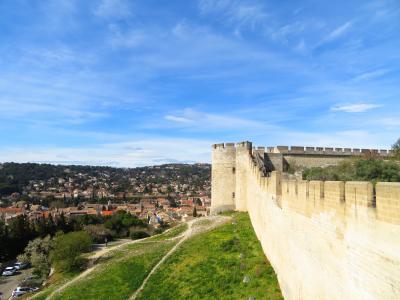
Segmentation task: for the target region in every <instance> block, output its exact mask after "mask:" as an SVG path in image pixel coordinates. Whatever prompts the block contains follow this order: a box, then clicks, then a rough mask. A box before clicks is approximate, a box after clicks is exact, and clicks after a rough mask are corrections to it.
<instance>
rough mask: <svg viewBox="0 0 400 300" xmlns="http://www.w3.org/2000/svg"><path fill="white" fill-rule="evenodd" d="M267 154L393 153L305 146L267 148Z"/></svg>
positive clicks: (379, 150) (388, 151) (350, 154)
mask: <svg viewBox="0 0 400 300" xmlns="http://www.w3.org/2000/svg"><path fill="white" fill-rule="evenodd" d="M266 153H281V154H290V155H292V154H294V155H296V154H303V155H308V154H309V155H338V156H359V155H362V154H376V155H379V156H388V155H391V154H392V153H393V151H392V150H386V149H359V148H333V147H308V146H307V147H305V146H290V147H289V146H275V147H267V150H266Z"/></svg>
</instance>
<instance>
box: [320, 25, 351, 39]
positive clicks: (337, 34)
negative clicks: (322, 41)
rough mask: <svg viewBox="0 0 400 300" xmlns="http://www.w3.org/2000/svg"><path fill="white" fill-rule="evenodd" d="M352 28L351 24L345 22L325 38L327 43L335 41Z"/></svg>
mask: <svg viewBox="0 0 400 300" xmlns="http://www.w3.org/2000/svg"><path fill="white" fill-rule="evenodd" d="M351 26H352V22H346V23H344V24H343V25H341V26H339V27H338V28H336V29H335V30H333V31H332V32H331V33H330V34H329V35H328V36H327V38H326V40H327V41H331V40H334V39H337V38H338V37H340V36H342V35H343V34H345V33H346V32H347V31H348V30H349V29H350V28H351Z"/></svg>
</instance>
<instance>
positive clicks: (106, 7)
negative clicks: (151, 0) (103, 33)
mask: <svg viewBox="0 0 400 300" xmlns="http://www.w3.org/2000/svg"><path fill="white" fill-rule="evenodd" d="M94 14H95V15H96V16H98V17H102V18H126V17H128V16H130V15H131V12H130V6H129V4H128V2H127V1H125V0H102V1H101V2H100V4H99V6H98V7H97V8H96V10H95V11H94Z"/></svg>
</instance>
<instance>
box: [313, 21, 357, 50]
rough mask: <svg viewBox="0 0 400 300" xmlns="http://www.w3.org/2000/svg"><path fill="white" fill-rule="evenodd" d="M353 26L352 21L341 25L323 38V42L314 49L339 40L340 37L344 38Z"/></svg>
mask: <svg viewBox="0 0 400 300" xmlns="http://www.w3.org/2000/svg"><path fill="white" fill-rule="evenodd" d="M352 26H353V22H352V21H348V22H346V23H344V24H343V25H340V26H339V27H337V28H336V29H334V30H333V31H331V32H330V33H329V34H328V35H326V36H325V37H323V38H322V40H321V41H320V42H319V43H317V44H316V46H315V47H314V48H318V47H319V46H321V45H323V44H325V43H329V42H332V41H334V40H336V39H338V38H339V37H341V36H343V35H344V34H345V33H346V32H347V31H348V30H349V29H350V28H351V27H352Z"/></svg>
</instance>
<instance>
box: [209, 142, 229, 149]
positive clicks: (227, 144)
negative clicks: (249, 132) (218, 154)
mask: <svg viewBox="0 0 400 300" xmlns="http://www.w3.org/2000/svg"><path fill="white" fill-rule="evenodd" d="M212 148H213V149H226V148H235V143H220V144H214V145H212Z"/></svg>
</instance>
